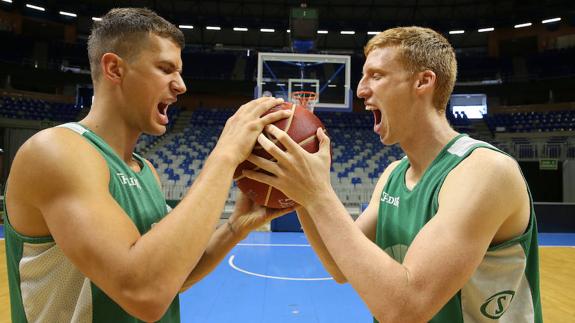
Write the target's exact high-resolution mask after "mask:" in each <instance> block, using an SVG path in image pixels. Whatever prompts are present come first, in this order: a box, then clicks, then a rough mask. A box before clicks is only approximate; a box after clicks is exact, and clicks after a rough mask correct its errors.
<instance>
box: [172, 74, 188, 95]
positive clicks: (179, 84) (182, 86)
mask: <svg viewBox="0 0 575 323" xmlns="http://www.w3.org/2000/svg"><path fill="white" fill-rule="evenodd" d="M170 86H171V90H172V91H173V92H174V93H176V95H180V94H184V93H186V91H187V88H186V83H185V82H184V79H183V78H182V75H181V74H180V73H177V77H176V79H175V80H174V81H172V83H170Z"/></svg>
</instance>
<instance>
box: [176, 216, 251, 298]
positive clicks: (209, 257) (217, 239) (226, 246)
mask: <svg viewBox="0 0 575 323" xmlns="http://www.w3.org/2000/svg"><path fill="white" fill-rule="evenodd" d="M244 238H245V235H244V234H241V233H240V232H238V231H237V230H236V229H235V228H234V227H233V224H232V223H231V222H229V221H227V222H226V223H224V224H223V225H221V226H220V227H219V228H218V229H217V230H216V232H214V234H213V235H212V238H211V239H210V241H209V242H208V246H207V247H206V251H205V252H204V254H203V255H202V258H200V261H199V262H198V264H197V265H196V267H195V268H194V269H193V270H192V272H191V273H190V275H189V276H188V278H187V279H186V281H185V282H184V285H183V286H182V289H181V290H180V292H183V291H185V290H186V289H188V288H190V287H191V286H192V285H194V284H195V283H197V282H198V281H200V280H201V279H202V278H204V277H205V276H206V275H208V274H209V273H210V272H212V270H214V268H216V266H217V265H218V264H219V263H220V262H221V261H222V259H223V258H224V257H225V256H226V255H227V254H228V252H229V251H230V250H231V249H232V248H233V247H234V246H235V245H236V244H237V243H238V242H240V241H241V240H242V239H244Z"/></svg>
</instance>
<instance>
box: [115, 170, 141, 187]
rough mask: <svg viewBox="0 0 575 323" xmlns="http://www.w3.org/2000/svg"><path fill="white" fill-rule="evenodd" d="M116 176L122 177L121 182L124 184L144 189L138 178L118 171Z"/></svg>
mask: <svg viewBox="0 0 575 323" xmlns="http://www.w3.org/2000/svg"><path fill="white" fill-rule="evenodd" d="M116 176H118V178H119V179H120V183H122V185H128V186H136V187H137V188H139V189H142V187H141V186H140V182H138V179H137V178H134V177H128V176H126V174H124V173H116Z"/></svg>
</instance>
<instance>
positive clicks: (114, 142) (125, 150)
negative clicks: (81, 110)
mask: <svg viewBox="0 0 575 323" xmlns="http://www.w3.org/2000/svg"><path fill="white" fill-rule="evenodd" d="M114 102H117V101H116V100H112V99H109V98H107V97H96V98H95V100H94V104H93V105H92V107H91V109H90V112H89V113H88V115H87V116H86V117H85V118H84V119H82V120H80V123H81V124H83V125H85V126H86V127H88V128H89V129H90V130H91V131H92V132H94V133H95V134H97V135H98V136H99V137H100V138H102V139H103V140H104V141H106V143H107V144H108V145H110V147H112V149H113V150H114V151H115V152H116V154H118V156H120V158H122V159H123V160H124V161H125V162H126V163H129V162H130V161H131V160H132V153H133V152H134V149H135V147H136V142H137V141H138V138H139V136H140V134H141V133H140V132H139V131H137V130H134V128H133V127H131V126H130V125H129V124H128V122H127V121H126V120H124V118H122V113H121V109H122V107H121V106H119V105H118V104H114Z"/></svg>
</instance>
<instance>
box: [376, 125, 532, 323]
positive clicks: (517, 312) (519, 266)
mask: <svg viewBox="0 0 575 323" xmlns="http://www.w3.org/2000/svg"><path fill="white" fill-rule="evenodd" d="M479 147H484V148H488V149H492V150H496V151H499V150H497V149H496V148H495V147H493V146H491V145H490V144H488V143H485V142H482V141H478V140H475V139H472V138H470V137H468V136H466V135H459V136H457V137H456V138H454V139H453V140H451V142H449V143H448V144H447V145H446V146H445V147H444V148H443V149H442V150H441V152H440V153H439V155H438V156H437V157H436V158H435V160H434V161H433V162H432V163H431V165H430V166H429V168H428V169H427V170H426V171H425V173H424V175H423V176H422V177H421V179H420V180H419V182H418V183H417V184H416V185H415V187H413V189H412V190H409V189H408V188H407V186H406V185H405V174H406V171H407V169H408V168H409V165H410V164H409V160H408V158H404V159H403V160H401V161H400V162H399V164H398V165H397V167H396V168H395V169H394V170H393V171H392V172H391V174H390V175H389V179H388V180H387V183H386V184H385V186H384V188H383V190H382V193H381V200H380V206H379V214H378V220H377V233H376V243H377V245H378V246H379V247H380V248H381V249H383V250H385V251H386V252H387V253H388V254H389V255H390V256H391V257H393V258H394V259H395V260H396V261H398V262H400V263H401V262H403V259H404V257H405V254H406V253H407V250H408V248H409V246H410V245H411V243H412V241H413V239H414V238H415V236H416V235H417V234H418V233H419V231H420V230H421V229H422V228H423V226H424V225H425V224H426V223H427V222H429V220H431V219H432V218H433V216H434V215H435V214H436V213H437V210H438V208H439V202H438V195H439V192H440V190H441V186H442V185H443V182H444V180H445V178H446V177H447V175H448V174H449V172H450V171H451V170H452V169H453V168H455V167H456V166H457V165H459V163H460V162H461V161H463V160H464V159H465V158H467V156H469V154H471V153H472V152H473V151H474V150H475V149H477V148H479ZM526 185H527V184H526ZM529 198H530V203H531V215H530V221H529V227H528V228H527V230H526V231H525V232H524V233H523V234H522V235H520V236H518V237H516V238H513V239H511V240H509V241H505V242H503V243H500V244H497V245H492V246H490V247H489V249H488V250H487V253H486V254H485V256H484V257H483V260H482V262H481V264H480V265H479V267H478V268H477V269H476V270H475V272H474V273H473V275H472V277H471V278H470V279H469V281H467V283H466V284H465V285H464V286H463V288H461V290H459V291H458V292H457V294H456V295H455V296H454V297H453V298H451V299H450V300H449V302H448V303H447V304H445V306H443V308H442V309H441V310H440V311H439V312H438V313H437V314H436V315H435V316H434V317H433V319H432V320H431V322H435V323H438V322H449V323H457V322H494V321H496V322H514V323H517V322H542V321H543V319H542V313H541V302H540V296H539V259H538V248H537V224H536V221H535V213H534V209H533V202H532V201H531V193H529ZM486 203H487V202H486ZM443 256H444V257H449V256H450V255H447V254H446V255H443ZM438 261H440V260H438Z"/></svg>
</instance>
